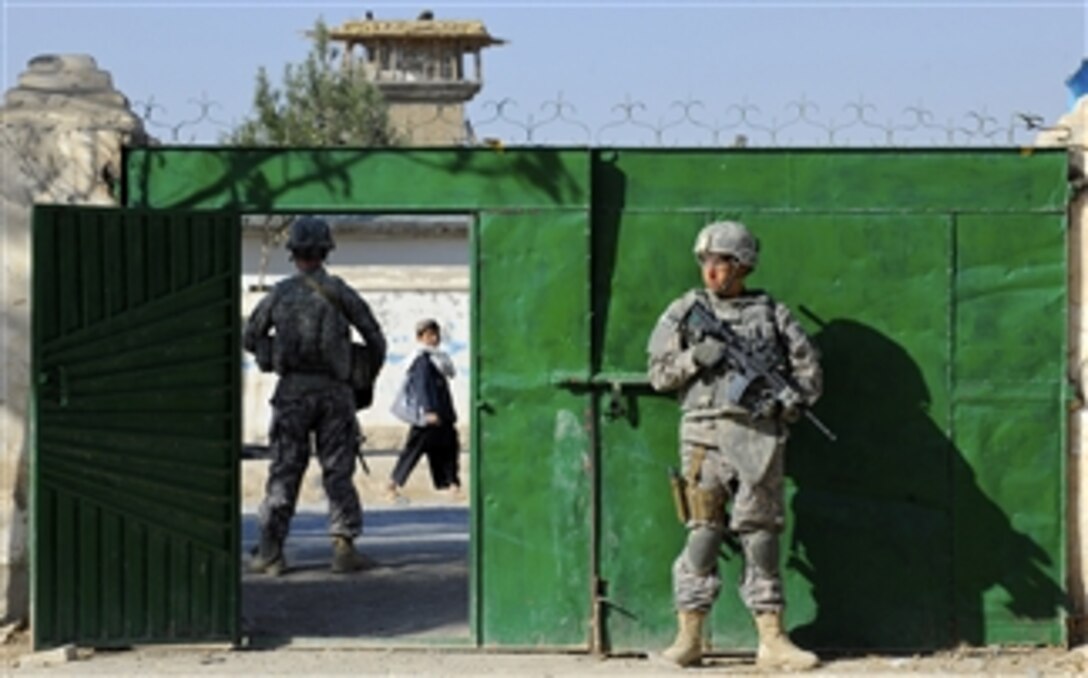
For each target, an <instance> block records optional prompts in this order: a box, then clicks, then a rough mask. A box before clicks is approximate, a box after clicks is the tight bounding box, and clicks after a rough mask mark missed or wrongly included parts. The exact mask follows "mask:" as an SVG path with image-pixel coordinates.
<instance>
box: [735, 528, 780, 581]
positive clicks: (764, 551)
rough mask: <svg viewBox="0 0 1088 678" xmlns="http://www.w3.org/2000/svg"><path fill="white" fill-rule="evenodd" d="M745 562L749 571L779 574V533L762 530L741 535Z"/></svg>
mask: <svg viewBox="0 0 1088 678" xmlns="http://www.w3.org/2000/svg"><path fill="white" fill-rule="evenodd" d="M740 543H741V545H742V546H743V547H744V561H745V565H746V567H747V568H749V569H756V570H759V571H760V572H763V573H765V574H768V575H775V574H777V573H778V533H777V532H770V531H765V530H761V531H759V532H748V533H745V534H742V535H740Z"/></svg>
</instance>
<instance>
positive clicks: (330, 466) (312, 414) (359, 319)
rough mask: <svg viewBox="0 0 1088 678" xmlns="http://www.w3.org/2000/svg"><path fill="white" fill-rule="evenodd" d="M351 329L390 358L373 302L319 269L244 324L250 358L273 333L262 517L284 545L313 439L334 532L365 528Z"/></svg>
mask: <svg viewBox="0 0 1088 678" xmlns="http://www.w3.org/2000/svg"><path fill="white" fill-rule="evenodd" d="M307 277H309V278H310V280H311V281H312V282H307V280H306V278H307ZM313 283H317V284H318V285H320V286H321V287H322V288H323V289H324V290H325V292H326V294H328V295H329V297H331V299H330V298H326V297H325V295H323V294H322V293H321V292H319V291H318V290H317V289H315V288H314V287H313ZM334 302H335V303H337V304H339V308H337V307H336V306H334ZM349 323H350V325H351V326H354V327H355V328H356V329H357V330H358V331H359V333H360V334H361V335H362V336H363V339H364V340H365V341H366V343H367V345H368V346H369V347H371V348H372V349H373V350H376V351H377V352H378V353H379V354H380V355H384V354H385V338H384V336H383V335H382V331H381V328H380V327H379V326H378V323H377V321H375V319H374V316H373V314H372V313H371V311H370V307H369V306H368V305H367V303H366V302H365V301H363V299H362V298H361V297H360V296H359V295H358V294H357V293H356V292H355V290H353V289H352V288H350V287H349V286H348V285H347V284H346V283H345V282H344V281H343V280H341V279H340V278H338V277H336V276H332V275H329V274H328V273H327V272H326V271H325V269H324V268H318V269H317V270H316V271H314V272H313V273H310V274H306V273H298V274H296V275H294V276H292V277H291V278H288V279H286V280H283V281H282V282H280V283H279V284H277V285H276V287H275V288H274V289H273V290H272V292H271V293H270V294H268V295H267V296H266V297H265V298H264V299H262V300H261V302H260V303H259V304H258V305H257V308H256V309H254V311H253V313H252V315H251V316H250V318H249V322H248V323H247V324H246V328H245V334H244V337H243V342H244V345H245V348H246V350H248V351H251V352H257V351H258V345H259V343H260V340H262V339H264V338H265V337H267V336H268V334H269V333H270V332H271V331H272V330H273V329H275V341H274V342H273V344H272V346H273V348H272V355H271V361H272V366H273V368H274V369H275V371H276V373H277V374H279V375H280V379H279V383H278V384H277V385H276V391H275V393H274V395H273V396H272V400H271V403H272V407H273V415H272V425H271V430H270V432H269V437H270V442H271V448H272V463H271V465H270V467H269V474H268V482H267V485H266V488H265V489H266V492H265V499H264V501H263V502H262V503H261V507H260V519H261V528H262V533H263V534H265V535H267V536H268V537H271V538H272V539H273V540H275V541H278V542H282V541H283V539H284V538H285V537H286V536H287V532H288V528H289V526H290V522H291V517H292V516H293V515H294V512H295V502H296V501H297V500H298V491H299V484H300V483H301V481H302V476H303V474H304V473H305V471H306V466H307V464H308V462H309V458H310V434H311V433H313V434H314V438H315V443H316V447H317V458H318V460H319V461H320V463H321V469H322V480H323V483H324V487H325V494H326V495H327V496H328V500H329V532H330V534H331V535H333V536H334V537H336V536H338V537H346V538H348V539H351V538H353V537H355V536H356V535H358V534H359V533H360V531H361V529H362V511H361V509H360V506H359V496H358V493H357V492H356V490H355V485H354V483H353V481H352V475H353V474H354V472H355V457H356V452H357V450H358V446H359V441H360V435H361V434H360V430H359V424H358V421H357V419H356V417H355V401H354V397H353V395H352V389H351V386H350V385H349V384H348V382H347V379H348V375H349V371H350V368H351V350H350V340H351V333H350V328H349Z"/></svg>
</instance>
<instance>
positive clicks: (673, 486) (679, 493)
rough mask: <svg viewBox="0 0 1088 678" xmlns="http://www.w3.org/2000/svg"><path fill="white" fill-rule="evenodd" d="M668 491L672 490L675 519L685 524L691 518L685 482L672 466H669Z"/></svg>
mask: <svg viewBox="0 0 1088 678" xmlns="http://www.w3.org/2000/svg"><path fill="white" fill-rule="evenodd" d="M669 491H670V492H672V503H673V504H675V505H676V519H677V520H679V521H680V524H681V525H687V524H688V521H689V520H691V511H690V510H689V509H688V489H687V483H686V482H685V481H684V477H683V476H681V475H680V472H679V471H677V470H676V467H674V466H670V467H669Z"/></svg>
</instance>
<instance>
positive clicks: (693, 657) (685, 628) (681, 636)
mask: <svg viewBox="0 0 1088 678" xmlns="http://www.w3.org/2000/svg"><path fill="white" fill-rule="evenodd" d="M676 618H677V622H678V623H679V629H678V630H677V632H676V640H674V641H673V643H672V645H670V646H669V647H668V648H666V649H665V651H664V652H662V653H661V655H660V657H661V659H663V660H664V661H665V662H666V663H668V664H671V665H673V666H697V665H698V664H699V663H700V662H702V660H703V620H705V619H706V612H705V611H703V610H680V611H678V612H677V613H676Z"/></svg>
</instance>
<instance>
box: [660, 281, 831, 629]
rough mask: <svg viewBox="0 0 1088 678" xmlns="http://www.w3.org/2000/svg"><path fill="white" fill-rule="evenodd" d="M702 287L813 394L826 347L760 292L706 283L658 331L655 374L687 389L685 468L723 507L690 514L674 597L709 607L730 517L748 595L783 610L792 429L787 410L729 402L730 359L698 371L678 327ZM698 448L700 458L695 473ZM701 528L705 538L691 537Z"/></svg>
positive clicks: (683, 397)
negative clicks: (767, 414) (719, 292)
mask: <svg viewBox="0 0 1088 678" xmlns="http://www.w3.org/2000/svg"><path fill="white" fill-rule="evenodd" d="M700 297H702V298H703V300H704V302H705V303H707V304H708V305H709V306H710V307H711V308H712V309H713V310H714V312H715V314H716V315H717V316H718V317H719V318H720V319H722V320H725V321H726V322H728V323H729V325H730V326H731V327H732V329H733V330H734V331H735V332H736V333H737V334H738V335H740V336H741V337H743V338H746V339H748V340H750V341H765V342H770V343H771V345H772V346H774V347H776V348H777V350H778V351H779V352H780V355H781V356H782V357H785V358H786V359H787V360H788V364H789V365H790V369H791V372H792V376H793V378H794V379H795V380H796V382H797V384H798V385H799V386H800V387H801V389H802V390H803V391H804V394H803V397H804V399H805V401H806V404H811V403H813V402H815V400H816V398H818V397H819V395H820V390H821V372H820V367H819V363H818V355H817V352H816V349H815V347H814V346H813V345H812V343H811V342H810V341H809V338H808V336H807V335H806V334H805V332H804V330H803V329H802V328H801V326H800V325H799V324H798V323H797V321H796V320H795V319H794V318H793V316H792V315H791V314H790V312H789V310H788V309H787V308H786V307H785V306H783V305H782V304H780V303H778V302H776V301H775V300H774V299H772V298H771V297H770V296H769V295H767V294H763V293H759V292H745V293H743V294H742V295H741V296H739V297H736V298H733V299H722V298H718V297H715V296H714V295H710V294H707V293H706V292H704V291H702V290H699V291H694V290H693V291H691V292H688V293H686V294H685V295H683V296H682V297H680V298H679V299H677V300H676V301H674V302H673V303H672V304H671V305H670V306H669V307H668V309H666V311H665V313H664V314H663V315H662V316H661V318H660V319H659V320H658V322H657V325H656V326H655V328H654V331H653V334H652V335H651V338H650V345H649V353H650V365H649V375H650V381H651V383H652V384H653V386H654V388H655V389H657V390H662V391H672V390H678V391H679V397H680V403H681V409H682V410H683V416H682V418H681V422H680V442H681V449H680V455H681V462H682V465H683V471H684V475H685V477H692V478H694V479H695V480H697V482H698V487H699V489H700V490H701V492H702V493H703V496H704V497H706V501H707V502H708V503H711V504H714V505H715V506H717V507H720V510H716V511H712V512H711V517H710V518H708V519H705V520H694V521H691V522H690V523H689V524H688V529H689V530H690V531H691V532H690V534H689V542H688V545H687V546H685V548H684V550H683V551H682V552H681V554H680V556H679V557H678V558H677V559H676V561H675V563H674V565H673V587H674V590H673V593H674V601H675V604H676V607H677V609H680V610H704V611H705V610H708V609H709V608H710V606H711V605H712V604H713V602H714V600H715V599H716V598H717V596H718V592H719V590H720V589H721V579H720V577H719V576H718V568H717V553H718V547H719V546H720V545H721V542H722V539H723V537H724V530H725V529H726V527H728V529H730V530H732V531H733V532H735V533H737V534H738V535H739V536H740V541H741V545H742V546H743V549H744V556H745V573H744V579H743V581H742V582H741V585H740V591H741V597H742V598H743V600H744V603H745V605H746V606H747V607H748V608H749V609H750V610H752V611H762V610H778V609H781V607H782V586H781V579H780V577H779V573H778V535H779V533H780V532H781V531H782V527H783V522H784V507H783V497H782V488H783V485H782V483H783V452H784V449H785V443H786V438H787V435H788V429H787V426H786V423H785V422H784V421H782V420H781V419H780V418H767V419H759V418H754V417H753V416H752V415H751V414H749V412H748V411H746V410H745V409H743V408H741V407H740V406H738V405H734V404H732V403H730V402H728V400H727V399H726V398H725V396H724V393H725V389H724V386H725V380H726V378H727V376H728V366H727V364H726V363H724V362H723V363H721V364H719V365H718V366H717V367H715V368H713V369H707V370H703V372H702V373H700V368H699V367H698V366H697V365H696V364H695V363H694V361H693V360H692V359H691V355H690V353H689V352H688V351H687V349H688V348H689V347H688V346H686V345H685V343H684V338H683V336H682V334H681V332H680V321H681V319H682V318H683V317H684V314H685V313H686V312H687V310H688V308H690V307H691V305H692V304H693V303H695V301H696V300H697V299H699V298H700ZM697 456H698V457H701V468H700V469H699V470H698V472H697V473H694V474H693V473H692V463H693V459H695V458H696V457H697ZM730 500H732V516H731V518H730V521H729V525H728V526H726V525H724V524H723V523H724V516H725V511H724V507H725V504H726V503H727V502H729V501H730ZM693 537H697V541H698V543H693V541H696V540H695V539H693ZM696 551H697V553H696Z"/></svg>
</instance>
